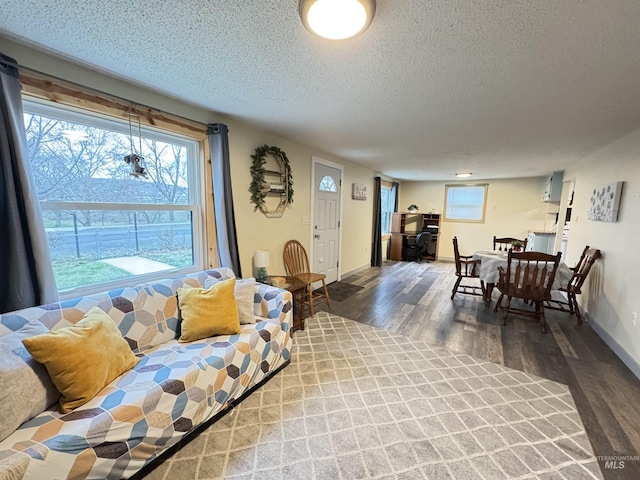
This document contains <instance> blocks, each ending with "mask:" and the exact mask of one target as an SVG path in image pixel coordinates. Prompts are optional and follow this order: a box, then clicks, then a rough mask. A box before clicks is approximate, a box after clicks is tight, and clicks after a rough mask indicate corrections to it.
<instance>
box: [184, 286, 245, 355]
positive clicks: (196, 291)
mask: <svg viewBox="0 0 640 480" xmlns="http://www.w3.org/2000/svg"><path fill="white" fill-rule="evenodd" d="M235 285H236V279H235V278H231V279H229V280H223V281H222V282H218V283H214V284H213V285H211V287H210V288H206V289H205V288H179V289H178V305H179V307H180V314H181V315H182V323H181V324H180V326H181V334H180V338H179V339H178V341H179V342H193V341H195V340H201V339H203V338H207V337H213V336H215V335H233V334H236V333H240V317H239V315H238V305H237V303H236V297H235V295H234V287H235Z"/></svg>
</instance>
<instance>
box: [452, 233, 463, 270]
mask: <svg viewBox="0 0 640 480" xmlns="http://www.w3.org/2000/svg"><path fill="white" fill-rule="evenodd" d="M453 257H454V258H455V260H456V275H460V274H461V273H462V263H460V249H459V248H458V237H453Z"/></svg>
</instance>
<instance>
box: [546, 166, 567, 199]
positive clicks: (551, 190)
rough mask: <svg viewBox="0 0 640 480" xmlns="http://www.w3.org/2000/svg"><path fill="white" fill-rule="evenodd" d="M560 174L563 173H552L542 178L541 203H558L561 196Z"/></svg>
mask: <svg viewBox="0 0 640 480" xmlns="http://www.w3.org/2000/svg"><path fill="white" fill-rule="evenodd" d="M562 174H563V172H553V173H552V174H550V175H548V176H546V177H545V178H544V182H543V184H542V201H543V202H553V203H560V196H561V195H562Z"/></svg>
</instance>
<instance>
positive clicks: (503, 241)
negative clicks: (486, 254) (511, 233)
mask: <svg viewBox="0 0 640 480" xmlns="http://www.w3.org/2000/svg"><path fill="white" fill-rule="evenodd" d="M513 242H522V243H523V244H524V245H523V246H522V251H523V252H524V251H525V250H526V249H527V239H526V238H525V239H524V240H520V239H519V238H513V237H503V238H497V237H496V236H495V235H494V236H493V249H494V250H496V246H497V247H498V248H497V250H500V251H502V250H504V251H507V250H509V249H510V248H511V246H512V245H513Z"/></svg>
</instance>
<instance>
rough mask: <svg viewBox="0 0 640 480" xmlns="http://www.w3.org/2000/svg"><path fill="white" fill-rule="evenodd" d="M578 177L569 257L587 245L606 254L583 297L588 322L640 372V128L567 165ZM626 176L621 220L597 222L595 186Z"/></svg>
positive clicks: (571, 261) (574, 258) (569, 173)
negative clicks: (592, 203)
mask: <svg viewBox="0 0 640 480" xmlns="http://www.w3.org/2000/svg"><path fill="white" fill-rule="evenodd" d="M567 179H569V180H571V179H575V195H574V205H573V209H572V215H571V230H570V234H569V243H568V246H567V263H568V264H569V265H572V264H574V263H575V262H576V261H577V259H578V258H579V257H580V254H581V253H582V249H583V248H584V247H585V245H590V246H592V247H595V248H599V249H600V250H601V251H602V253H603V258H602V259H601V260H599V261H598V262H597V263H596V264H595V265H594V268H593V269H592V271H591V274H590V278H589V279H588V284H587V286H586V288H584V289H583V294H582V295H581V296H579V297H578V300H579V302H580V303H581V304H582V306H583V307H584V308H585V309H586V310H587V311H588V318H589V322H590V323H591V324H592V325H593V326H594V329H595V330H596V331H598V333H600V335H601V336H602V337H603V338H604V339H605V341H607V343H608V344H609V345H610V346H611V347H612V349H613V350H614V351H616V353H618V355H619V356H620V357H621V358H622V359H623V360H624V361H625V363H627V365H629V366H630V368H632V370H634V371H635V373H636V375H639V376H640V368H638V365H639V364H640V320H639V321H638V324H637V326H634V325H633V323H632V321H631V316H632V313H633V312H636V313H638V314H640V295H639V294H640V276H639V272H640V260H639V257H638V255H637V251H638V238H640V130H636V131H635V132H633V133H631V134H629V135H627V136H625V137H623V138H621V139H620V140H618V141H616V142H614V143H612V144H610V145H608V146H607V147H605V148H604V149H602V150H600V151H598V152H597V153H594V154H593V155H591V156H589V157H587V158H585V159H584V160H582V161H580V162H578V163H577V164H575V165H574V166H573V167H571V168H569V169H567V170H566V171H565V180H567ZM618 181H624V182H625V183H624V187H623V190H622V198H621V201H620V211H619V216H618V221H617V222H615V223H607V222H593V221H591V220H588V219H587V210H588V205H589V200H590V198H591V193H592V191H593V189H594V188H599V187H603V186H605V185H608V184H609V183H612V182H618Z"/></svg>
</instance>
